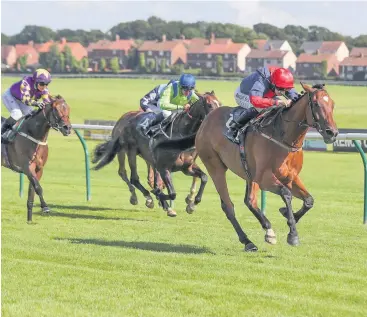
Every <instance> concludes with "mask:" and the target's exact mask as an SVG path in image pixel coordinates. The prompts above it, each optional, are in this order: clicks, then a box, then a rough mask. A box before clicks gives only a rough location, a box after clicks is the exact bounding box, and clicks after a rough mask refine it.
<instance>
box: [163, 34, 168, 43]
mask: <svg viewBox="0 0 367 317" xmlns="http://www.w3.org/2000/svg"><path fill="white" fill-rule="evenodd" d="M166 39H167V37H166V34H163V35H162V42H165V41H166Z"/></svg>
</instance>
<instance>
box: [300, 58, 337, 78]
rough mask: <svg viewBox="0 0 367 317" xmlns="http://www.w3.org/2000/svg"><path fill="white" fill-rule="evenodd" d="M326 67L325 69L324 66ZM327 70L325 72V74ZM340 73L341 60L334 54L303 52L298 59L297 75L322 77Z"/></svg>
mask: <svg viewBox="0 0 367 317" xmlns="http://www.w3.org/2000/svg"><path fill="white" fill-rule="evenodd" d="M325 63H326V69H325V70H324V69H323V67H325V66H324V65H325ZM324 72H325V74H324ZM338 74H339V61H338V59H337V57H336V56H335V55H334V54H317V55H313V54H306V53H302V54H301V55H300V56H298V58H297V61H296V75H297V76H299V77H304V78H320V77H323V76H324V75H326V76H333V77H335V76H337V75H338Z"/></svg>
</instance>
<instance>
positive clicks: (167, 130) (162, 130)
mask: <svg viewBox="0 0 367 317" xmlns="http://www.w3.org/2000/svg"><path fill="white" fill-rule="evenodd" d="M178 114H179V112H173V113H172V114H171V115H170V116H169V117H167V118H165V119H164V120H163V121H161V122H159V123H158V124H155V125H153V126H151V127H150V129H149V130H150V132H151V134H152V139H154V138H155V137H157V136H158V135H161V134H162V135H164V136H165V137H166V138H167V139H170V138H171V137H172V130H173V123H174V121H175V119H176V118H177V116H178ZM146 120H149V121H150V123H152V121H154V115H152V114H151V113H149V112H148V113H147V114H146V115H144V118H142V120H141V123H140V125H142V126H144V125H145V124H147V123H148V122H149V121H146ZM171 123H172V124H171Z"/></svg>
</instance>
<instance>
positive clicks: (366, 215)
mask: <svg viewBox="0 0 367 317" xmlns="http://www.w3.org/2000/svg"><path fill="white" fill-rule="evenodd" d="M353 143H354V146H355V147H356V148H357V150H358V152H359V154H361V158H362V161H363V169H364V203H363V210H364V211H363V224H366V223H367V158H366V154H365V153H364V152H363V149H362V146H361V145H360V144H359V142H358V141H356V140H353Z"/></svg>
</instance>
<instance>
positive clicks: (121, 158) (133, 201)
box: [117, 150, 138, 205]
mask: <svg viewBox="0 0 367 317" xmlns="http://www.w3.org/2000/svg"><path fill="white" fill-rule="evenodd" d="M125 155H126V152H125V150H121V151H120V152H119V153H118V154H117V158H118V161H119V170H118V174H119V176H120V177H121V179H122V180H123V181H124V182H125V183H126V185H127V186H128V187H129V191H130V193H131V196H130V204H132V205H137V204H138V197H137V196H136V193H135V187H134V186H133V185H132V184H131V183H130V181H129V178H128V177H127V173H126V168H125Z"/></svg>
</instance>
